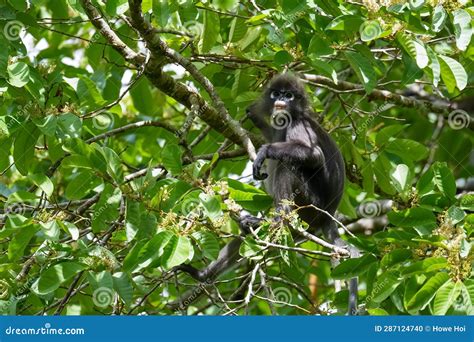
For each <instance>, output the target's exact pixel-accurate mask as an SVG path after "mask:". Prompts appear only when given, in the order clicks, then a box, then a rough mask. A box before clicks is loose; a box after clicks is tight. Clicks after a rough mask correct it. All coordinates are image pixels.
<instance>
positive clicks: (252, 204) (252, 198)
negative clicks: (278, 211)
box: [226, 178, 273, 211]
mask: <svg viewBox="0 0 474 342" xmlns="http://www.w3.org/2000/svg"><path fill="white" fill-rule="evenodd" d="M226 181H227V183H228V184H229V197H230V198H232V199H233V200H234V201H235V202H237V204H239V205H241V206H242V207H243V208H244V209H246V210H250V211H260V210H266V209H268V208H269V207H270V206H271V205H272V203H273V200H272V198H271V197H270V196H268V195H267V194H266V193H265V192H264V191H262V190H260V189H257V188H256V187H254V186H252V185H250V184H245V183H242V182H239V181H237V180H234V179H230V178H227V179H226Z"/></svg>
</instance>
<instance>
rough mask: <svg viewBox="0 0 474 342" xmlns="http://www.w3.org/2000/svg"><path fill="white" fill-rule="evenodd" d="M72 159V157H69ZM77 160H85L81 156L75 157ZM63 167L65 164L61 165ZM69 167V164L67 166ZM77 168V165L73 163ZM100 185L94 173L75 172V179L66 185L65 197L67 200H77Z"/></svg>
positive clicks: (69, 160)
mask: <svg viewBox="0 0 474 342" xmlns="http://www.w3.org/2000/svg"><path fill="white" fill-rule="evenodd" d="M71 157H72V156H71ZM77 157H79V158H78V159H80V160H82V161H85V158H83V157H82V156H77ZM67 160H68V162H72V161H73V160H72V159H70V158H69V159H67ZM62 165H63V166H65V165H66V164H65V162H64V161H63V163H62ZM68 165H70V164H68ZM75 165H76V166H77V163H75ZM101 184H102V181H101V179H100V178H98V177H97V176H96V175H95V174H94V173H92V172H89V171H81V172H77V174H76V175H75V177H74V178H73V179H72V180H71V181H70V182H69V183H68V184H67V186H66V191H65V195H66V198H67V199H69V200H79V199H82V198H84V197H86V196H87V195H88V194H89V193H91V192H92V191H93V190H94V189H95V188H97V187H98V186H99V185H101Z"/></svg>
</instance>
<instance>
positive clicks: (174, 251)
mask: <svg viewBox="0 0 474 342" xmlns="http://www.w3.org/2000/svg"><path fill="white" fill-rule="evenodd" d="M193 256H194V249H193V246H192V245H191V242H190V241H189V238H187V237H185V236H176V235H173V236H172V237H171V239H170V240H169V241H168V243H167V244H166V246H165V247H164V250H163V255H162V259H161V260H162V264H163V265H164V267H165V268H167V269H170V268H173V267H175V266H178V265H181V264H182V263H184V262H185V261H187V260H191V259H192V258H193Z"/></svg>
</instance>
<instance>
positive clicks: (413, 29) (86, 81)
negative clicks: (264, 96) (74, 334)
mask: <svg viewBox="0 0 474 342" xmlns="http://www.w3.org/2000/svg"><path fill="white" fill-rule="evenodd" d="M129 2H130V4H132V5H131V6H133V5H135V4H137V3H139V2H137V1H136V0H131V1H129ZM129 2H127V1H126V0H108V1H103V0H95V1H92V2H91V1H85V0H81V1H76V0H68V1H65V0H61V1H58V0H33V1H26V0H0V43H1V45H2V47H3V48H2V49H1V50H0V93H1V95H2V96H1V100H0V170H1V172H2V173H1V176H0V203H1V207H3V211H2V215H1V216H0V275H1V277H0V311H1V312H2V313H3V314H43V313H45V314H53V313H64V314H71V315H72V314H111V313H116V314H139V313H146V314H184V313H187V314H196V313H205V314H224V313H227V314H230V313H233V314H245V313H247V314H277V313H278V314H311V313H322V314H332V313H335V312H338V313H344V312H345V311H346V310H347V296H348V293H347V291H346V290H343V291H341V292H338V293H334V287H333V286H332V284H333V279H349V278H350V277H353V276H358V277H359V279H360V281H361V284H362V285H361V287H360V291H359V298H360V303H359V305H360V311H361V312H362V313H365V312H367V313H368V314H374V315H380V314H410V315H415V314H434V315H444V314H473V313H474V309H473V305H472V303H473V301H474V278H473V275H472V273H473V272H472V261H473V248H472V244H473V232H474V229H473V228H474V214H473V213H472V212H473V210H474V195H473V193H472V192H471V193H468V192H465V191H463V189H462V184H463V183H462V180H463V179H465V178H468V177H469V176H472V174H473V171H474V165H473V164H472V145H473V141H474V139H473V137H474V136H473V134H472V131H471V129H472V124H471V123H470V119H471V117H470V116H469V114H468V113H467V112H465V111H464V110H461V109H458V110H454V111H451V112H450V109H449V108H450V107H449V106H446V105H445V106H444V107H443V103H445V102H446V99H448V100H449V99H456V100H459V99H463V98H466V96H467V95H468V93H469V90H470V89H472V84H473V75H474V65H473V61H474V46H473V44H471V36H472V33H473V28H472V27H473V26H472V17H473V15H474V7H468V6H467V5H465V4H463V3H462V1H434V0H432V1H423V0H421V1H408V2H406V1H381V2H375V1H368V0H367V1H363V2H362V3H360V4H358V3H356V2H355V1H352V2H343V1H338V2H336V1H320V0H314V1H291V0H269V1H255V2H254V1H249V2H241V3H239V2H237V1H235V0H214V1H210V0H209V1H202V2H197V1H191V0H179V1H164V0H153V1H152V0H145V1H143V3H142V4H141V11H142V12H143V13H144V14H145V19H146V20H149V21H150V22H151V24H152V25H153V26H154V27H155V28H157V29H158V30H157V31H156V32H154V33H152V34H155V35H157V36H159V37H160V38H161V41H162V42H164V43H166V45H167V46H168V47H169V48H170V49H172V50H173V51H175V52H177V53H179V54H180V56H182V57H183V59H182V60H173V59H172V57H170V55H165V54H163V51H160V50H159V49H157V48H150V50H151V52H149V51H148V52H147V51H145V50H146V47H145V46H148V47H150V46H151V45H150V42H149V41H148V43H145V42H144V40H147V39H148V38H147V37H145V36H144V35H143V33H139V32H138V31H139V30H138V31H137V30H136V27H137V26H135V25H134V22H133V20H132V19H131V18H130V16H131V12H130V10H129V9H130V7H129ZM88 4H89V5H91V6H93V7H94V8H96V9H98V10H99V11H100V12H101V13H102V16H103V19H105V20H106V22H107V23H108V24H109V25H110V28H111V30H112V32H115V33H116V34H117V37H118V38H119V39H120V40H121V41H122V42H123V43H124V44H125V45H126V46H128V47H129V48H130V49H131V50H132V51H134V52H136V53H139V54H143V55H146V56H148V57H147V59H146V60H151V61H152V62H148V63H146V62H145V58H143V62H142V63H134V62H133V61H132V59H131V58H127V57H126V56H125V54H124V53H123V50H120V49H119V48H117V44H116V42H112V41H111V40H110V37H107V35H104V32H101V31H99V30H98V29H97V27H95V26H94V25H93V24H92V23H91V22H90V20H89V18H88V15H87V10H86V7H87V5H88ZM132 17H133V16H132ZM94 24H96V23H94ZM132 26H135V27H132ZM160 53H161V55H160ZM150 56H151V57H150ZM150 58H151V59H150ZM137 60H138V59H137ZM183 61H184V62H183ZM185 62H191V63H192V65H194V66H195V67H196V71H197V74H198V75H203V76H205V77H206V78H207V79H209V81H210V84H211V85H212V87H213V89H211V90H209V89H206V88H205V87H204V86H203V83H202V82H201V81H200V80H199V79H197V78H196V75H193V74H192V73H190V72H189V69H188V67H187V66H186V63H185ZM160 63H161V64H160ZM179 64H181V65H179ZM183 67H184V68H186V69H187V71H185V70H184V69H183ZM153 68H155V69H153ZM288 69H289V70H292V71H294V72H299V73H300V74H311V75H320V76H324V77H319V78H316V79H315V78H311V77H308V78H307V80H306V82H307V87H308V88H307V89H308V91H309V92H310V93H311V97H312V101H313V108H314V110H315V112H316V113H317V119H318V120H319V121H320V122H321V123H322V125H323V126H324V127H325V128H326V129H327V130H328V131H329V132H330V133H331V135H332V136H333V137H334V138H335V140H336V141H337V143H338V145H339V147H340V149H341V151H342V153H343V156H344V159H345V163H346V174H347V180H346V185H345V193H344V197H343V201H342V203H341V205H340V208H339V213H340V215H339V216H338V218H339V219H340V220H341V221H342V222H343V223H344V224H345V225H346V226H347V228H348V229H354V232H355V233H356V236H355V237H350V236H348V235H347V234H346V236H347V237H348V240H349V241H350V242H352V243H353V244H355V245H356V246H358V247H359V249H360V250H361V251H362V252H363V255H362V256H361V257H360V258H358V259H354V260H345V261H343V262H342V263H341V264H340V265H339V266H337V267H336V268H335V269H333V270H331V267H330V263H329V260H328V253H327V250H326V249H324V248H323V247H321V246H319V245H317V244H315V243H314V242H305V243H303V244H301V245H299V244H295V242H294V241H293V238H292V236H291V234H290V231H289V229H288V227H282V226H278V227H275V225H272V224H270V223H266V224H263V226H262V227H261V228H260V229H259V230H257V231H256V233H255V234H254V235H249V236H247V237H246V238H245V241H244V243H243V244H242V246H241V248H240V254H241V256H242V257H243V260H244V262H242V263H240V264H239V265H237V267H236V268H234V269H233V271H232V272H230V273H227V274H226V275H225V276H223V277H222V278H219V280H218V281H217V282H215V283H214V284H211V283H209V284H200V285H199V284H197V283H196V282H195V281H194V280H192V279H191V278H190V277H189V276H187V275H185V274H182V273H179V274H175V273H174V272H173V271H172V269H173V267H174V266H177V265H181V264H185V263H192V264H193V265H195V266H198V267H202V266H204V265H207V264H208V263H209V262H211V261H212V260H215V259H216V258H217V256H218V253H219V250H220V248H222V247H223V246H224V244H225V243H226V242H228V241H229V240H230V239H231V237H232V236H233V235H236V234H238V227H237V224H236V223H235V221H233V220H232V219H231V216H232V215H233V214H235V213H238V212H240V211H241V210H242V209H245V210H247V211H248V212H250V213H252V214H257V213H262V214H263V215H265V216H266V217H269V218H271V216H272V213H271V207H272V201H271V198H270V197H269V196H268V195H267V194H266V193H265V191H264V190H263V189H262V187H261V184H259V183H257V182H254V181H253V180H252V177H251V176H250V175H249V169H248V168H247V167H246V166H247V165H248V158H247V157H246V156H245V150H243V151H242V150H241V148H240V147H239V146H238V145H237V144H239V142H238V141H235V139H233V138H232V136H231V133H230V132H232V128H229V127H230V126H229V125H228V123H229V122H230V121H229V120H230V119H229V118H225V117H224V118H222V117H221V119H222V120H221V121H219V120H215V119H212V117H211V116H209V115H208V114H204V113H203V112H200V111H196V110H195V109H194V108H191V110H190V109H189V106H188V105H187V104H186V103H185V102H186V101H188V100H189V101H191V100H192V99H190V96H199V97H198V99H200V101H205V103H206V106H208V107H207V108H213V110H215V112H218V113H221V112H219V110H220V109H219V107H218V105H217V104H218V102H216V94H217V98H220V99H221V100H222V101H223V103H224V105H225V110H227V111H228V113H229V114H230V117H231V118H233V119H235V120H237V121H240V122H241V123H242V122H243V123H242V126H243V127H244V128H245V129H247V130H252V131H253V132H257V131H256V130H253V128H252V127H251V125H250V124H249V123H248V122H244V120H243V119H244V114H245V108H246V107H247V106H248V105H249V104H250V103H251V102H252V101H253V100H254V99H255V98H256V97H257V96H258V94H259V93H260V91H261V88H260V86H261V84H263V83H265V82H266V81H268V79H269V78H270V77H271V76H272V75H274V74H276V73H277V72H281V71H284V70H288ZM156 70H158V71H161V70H163V72H164V73H165V74H167V75H171V76H172V77H173V79H174V82H176V83H179V84H182V85H185V87H184V88H180V89H181V91H189V93H186V94H187V95H190V96H187V95H186V96H181V95H180V94H179V92H178V91H176V92H175V90H173V89H170V88H166V87H167V85H170V84H172V82H173V79H171V81H169V80H168V83H164V82H162V83H160V81H159V77H162V76H160V75H161V72H156ZM156 75H158V76H156ZM157 80H158V81H157ZM352 85H355V86H354V87H352ZM413 86H415V88H413ZM160 87H161V88H160ZM408 87H412V88H411V89H415V92H416V94H415V96H414V97H400V96H398V95H397V94H402V93H404V92H405V91H406V89H407V88H408ZM158 88H159V89H160V90H158ZM183 89H184V90H183ZM380 90H383V91H384V92H383V93H380V92H379V93H377V91H380ZM192 94H197V95H192ZM443 99H444V102H443ZM202 103H204V102H202ZM202 103H201V104H202ZM439 103H441V104H439ZM201 108H204V107H202V106H201ZM206 115H207V116H206ZM209 125H210V126H211V127H212V129H210V130H209V129H208V127H210V126H209ZM219 125H220V126H219ZM254 142H255V144H258V143H259V141H258V139H254ZM384 200H390V201H391V202H389V207H390V208H388V209H391V210H390V211H389V212H388V214H387V213H386V211H387V210H386V208H385V207H384V206H383V205H382V204H381V203H383V201H384ZM367 222H368V223H367ZM293 225H294V226H295V227H300V226H301V225H302V223H301V222H298V220H297V219H296V218H295V217H294V220H293ZM303 227H304V226H303ZM357 227H359V228H357ZM361 227H362V228H361ZM196 285H197V286H196ZM183 295H184V297H183ZM183 298H184V299H183ZM211 299H212V300H211Z"/></svg>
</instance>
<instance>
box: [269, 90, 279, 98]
mask: <svg viewBox="0 0 474 342" xmlns="http://www.w3.org/2000/svg"><path fill="white" fill-rule="evenodd" d="M270 97H271V98H272V99H273V100H274V99H277V98H279V97H280V92H279V91H276V90H274V91H272V92H271V93H270Z"/></svg>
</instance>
